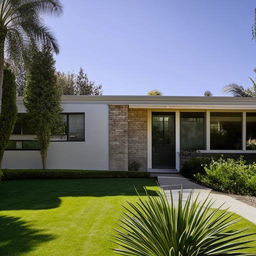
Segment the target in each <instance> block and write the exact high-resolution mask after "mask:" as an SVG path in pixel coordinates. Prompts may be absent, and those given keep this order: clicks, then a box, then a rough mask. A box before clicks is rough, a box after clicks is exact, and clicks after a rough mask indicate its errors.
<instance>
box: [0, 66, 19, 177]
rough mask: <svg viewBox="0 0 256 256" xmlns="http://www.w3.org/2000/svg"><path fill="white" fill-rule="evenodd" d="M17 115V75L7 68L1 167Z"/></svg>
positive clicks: (0, 134) (1, 118)
mask: <svg viewBox="0 0 256 256" xmlns="http://www.w3.org/2000/svg"><path fill="white" fill-rule="evenodd" d="M16 116H17V106H16V83H15V76H14V74H13V73H12V72H11V71H10V70H9V69H7V68H5V69H4V82H3V100H2V105H1V112H0V169H1V163H2V159H3V155H4V150H5V149H6V147H7V146H8V142H9V138H10V135H11V134H12V131H13V128H14V125H15V121H16ZM0 176H1V174H0ZM0 179H1V177H0Z"/></svg>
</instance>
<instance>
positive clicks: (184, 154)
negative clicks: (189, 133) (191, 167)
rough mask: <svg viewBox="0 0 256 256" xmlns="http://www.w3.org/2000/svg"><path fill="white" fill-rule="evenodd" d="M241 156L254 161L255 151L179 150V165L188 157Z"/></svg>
mask: <svg viewBox="0 0 256 256" xmlns="http://www.w3.org/2000/svg"><path fill="white" fill-rule="evenodd" d="M241 156H242V157H243V158H244V159H245V160H246V161H248V162H256V153H200V152H181V153H180V163H181V167H182V165H183V164H184V162H186V161H187V160H188V159H189V158H204V157H205V158H206V157H207V158H214V159H218V158H220V157H223V158H234V159H238V158H240V157H241Z"/></svg>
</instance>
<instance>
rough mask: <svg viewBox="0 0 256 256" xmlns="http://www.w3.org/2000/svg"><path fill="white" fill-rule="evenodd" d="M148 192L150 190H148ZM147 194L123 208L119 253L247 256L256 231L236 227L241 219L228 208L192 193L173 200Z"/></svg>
mask: <svg viewBox="0 0 256 256" xmlns="http://www.w3.org/2000/svg"><path fill="white" fill-rule="evenodd" d="M146 192H147V194H148V192H149V191H147V190H146ZM156 193H157V194H156V195H147V199H146V200H145V199H142V198H140V199H139V201H138V202H137V203H128V204H129V206H128V207H124V209H125V212H124V213H123V215H122V217H121V220H120V223H119V229H118V230H117V231H116V232H117V234H116V236H115V243H116V244H117V245H118V246H119V248H117V249H114V251H115V252H116V253H117V254H120V255H127V256H149V255H150V256H207V255H215V256H225V255H236V256H242V255H248V254H246V253H243V250H244V249H246V248H247V249H248V248H251V247H250V246H249V245H248V243H249V242H251V241H249V240H250V238H249V237H251V236H252V235H253V234H250V233H247V234H245V233H244V231H245V230H236V229H235V228H233V227H234V225H235V223H237V222H238V219H237V218H236V217H234V215H233V214H232V213H229V212H228V211H220V210H219V209H212V205H213V202H212V201H211V200H209V199H208V198H207V199H206V200H205V201H203V202H199V200H198V197H197V198H195V199H194V198H192V194H190V195H189V196H188V198H187V200H186V201H185V202H184V201H183V195H182V192H180V193H179V197H178V200H177V202H176V201H175V200H174V199H173V196H172V193H171V198H170V201H169V200H168V198H167V196H166V195H165V192H164V191H162V190H160V191H158V192H156Z"/></svg>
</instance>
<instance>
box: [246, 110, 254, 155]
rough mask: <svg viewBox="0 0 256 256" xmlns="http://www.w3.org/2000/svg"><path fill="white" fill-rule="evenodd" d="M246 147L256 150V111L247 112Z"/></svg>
mask: <svg viewBox="0 0 256 256" xmlns="http://www.w3.org/2000/svg"><path fill="white" fill-rule="evenodd" d="M246 149H247V150H256V113H246Z"/></svg>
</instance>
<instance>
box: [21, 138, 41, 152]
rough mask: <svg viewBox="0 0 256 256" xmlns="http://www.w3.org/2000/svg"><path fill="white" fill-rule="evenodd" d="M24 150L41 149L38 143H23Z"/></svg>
mask: <svg viewBox="0 0 256 256" xmlns="http://www.w3.org/2000/svg"><path fill="white" fill-rule="evenodd" d="M22 149H25V150H29V149H30V150H39V149H40V147H39V143H38V141H32V140H31V141H22Z"/></svg>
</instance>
